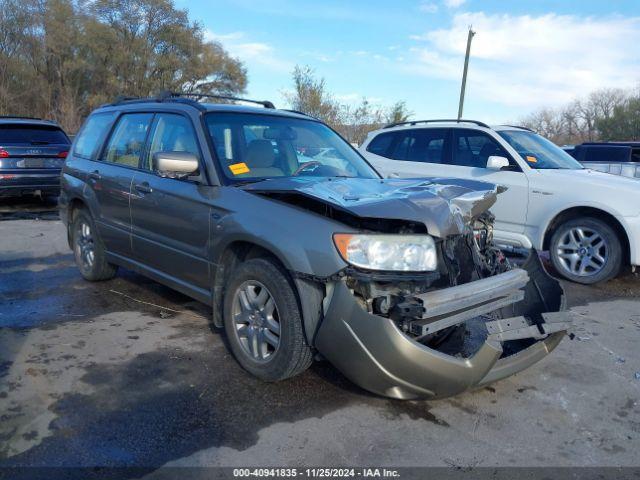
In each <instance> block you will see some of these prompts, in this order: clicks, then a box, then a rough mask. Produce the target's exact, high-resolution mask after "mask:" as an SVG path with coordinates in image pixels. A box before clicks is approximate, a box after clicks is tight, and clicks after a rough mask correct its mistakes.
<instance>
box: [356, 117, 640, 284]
mask: <svg viewBox="0 0 640 480" xmlns="http://www.w3.org/2000/svg"><path fill="white" fill-rule="evenodd" d="M360 152H361V153H362V154H363V155H364V156H365V158H366V159H367V160H369V162H370V163H371V164H372V165H373V166H374V167H375V168H376V169H378V171H379V172H380V173H382V174H383V175H384V176H387V177H396V176H397V177H458V178H465V179H472V180H480V181H486V182H491V183H495V184H501V185H504V186H506V187H508V189H507V191H506V192H504V193H503V194H501V195H499V196H498V201H497V202H496V204H495V205H494V206H493V207H492V208H491V211H492V212H493V214H494V215H495V216H496V223H495V232H494V235H495V240H496V243H498V244H503V245H511V246H515V247H522V248H532V247H533V248H536V249H538V250H549V252H550V257H551V261H552V262H553V265H554V267H555V268H556V269H557V270H558V272H559V273H560V274H562V275H563V276H564V277H565V278H567V279H569V280H572V281H575V282H579V283H585V284H592V283H596V282H601V281H604V280H608V279H611V278H613V277H615V276H616V275H617V274H618V273H619V271H620V269H621V268H622V267H623V266H625V265H632V266H634V267H635V266H637V265H640V183H639V182H638V181H637V180H633V179H630V178H624V177H618V176H614V175H609V174H606V173H601V172H596V171H593V170H589V169H586V168H584V167H583V166H582V165H581V164H580V163H578V162H577V161H576V160H575V159H574V158H573V157H571V156H570V155H568V154H567V153H566V152H564V151H563V150H562V149H560V148H559V147H557V146H556V145H554V144H553V143H551V142H550V141H549V140H547V139H545V138H543V137H541V136H539V135H537V134H536V133H534V132H533V131H531V130H528V129H525V128H521V127H512V126H499V127H490V126H488V125H486V124H484V123H482V122H476V121H470V120H462V121H456V120H426V121H412V122H404V123H400V124H393V125H389V126H388V127H385V128H382V129H380V130H376V131H373V132H371V133H369V135H368V137H367V139H366V140H365V141H364V143H363V144H362V145H361V146H360Z"/></svg>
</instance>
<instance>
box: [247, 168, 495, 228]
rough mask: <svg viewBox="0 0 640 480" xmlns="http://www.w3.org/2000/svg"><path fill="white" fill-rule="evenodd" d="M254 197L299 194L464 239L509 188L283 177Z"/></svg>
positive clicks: (264, 184)
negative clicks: (415, 224)
mask: <svg viewBox="0 0 640 480" xmlns="http://www.w3.org/2000/svg"><path fill="white" fill-rule="evenodd" d="M242 188H243V189H244V190H246V191H249V192H255V193H267V194H268V193H276V192H278V193H298V194H301V195H304V196H307V197H311V198H313V199H316V200H320V201H322V202H325V203H327V204H329V205H331V206H332V207H334V208H338V209H342V210H345V211H347V212H349V213H351V214H353V215H356V216H358V217H361V218H387V219H395V220H406V221H410V222H416V223H423V224H424V225H426V227H427V231H428V232H429V233H430V234H431V235H434V236H436V237H440V238H444V237H446V236H449V235H456V234H461V233H464V232H465V231H467V230H468V228H469V226H470V222H471V219H472V218H474V217H476V216H478V215H479V214H481V213H482V212H484V211H486V210H488V209H489V208H490V207H491V206H492V205H493V204H494V203H495V201H496V198H497V195H498V194H499V193H501V192H503V191H505V190H506V187H503V186H499V185H494V184H492V183H486V182H477V181H473V180H463V179H457V178H419V179H398V178H387V179H375V178H324V177H320V178H318V177H281V178H272V179H268V180H263V181H261V182H257V183H252V184H248V185H245V186H243V187H242Z"/></svg>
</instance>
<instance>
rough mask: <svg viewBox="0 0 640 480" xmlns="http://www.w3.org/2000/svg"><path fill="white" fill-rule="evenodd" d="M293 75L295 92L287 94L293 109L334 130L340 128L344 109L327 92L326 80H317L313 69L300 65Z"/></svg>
mask: <svg viewBox="0 0 640 480" xmlns="http://www.w3.org/2000/svg"><path fill="white" fill-rule="evenodd" d="M292 75H293V87H294V90H293V92H292V93H286V94H285V98H286V99H287V101H288V102H289V104H290V105H291V108H292V109H294V110H298V111H300V112H303V113H306V114H307V115H311V116H312V117H315V118H318V119H320V120H322V121H323V122H325V123H327V124H328V125H330V126H331V127H333V128H337V127H339V126H340V125H341V123H342V113H343V112H342V108H341V106H340V104H339V103H338V102H337V101H336V100H335V99H334V98H333V96H331V95H330V94H329V93H328V92H327V90H326V86H325V80H324V78H320V79H317V78H316V77H315V73H314V71H313V69H312V68H311V67H309V66H304V67H301V66H299V65H296V66H295V68H294V70H293V74H292Z"/></svg>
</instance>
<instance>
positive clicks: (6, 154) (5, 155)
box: [0, 148, 9, 158]
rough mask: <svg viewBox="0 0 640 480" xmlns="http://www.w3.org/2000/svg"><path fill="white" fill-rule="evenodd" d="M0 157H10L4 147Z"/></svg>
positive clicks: (1, 149) (0, 150)
mask: <svg viewBox="0 0 640 480" xmlns="http://www.w3.org/2000/svg"><path fill="white" fill-rule="evenodd" d="M0 158H9V152H7V151H6V150H5V149H4V148H0Z"/></svg>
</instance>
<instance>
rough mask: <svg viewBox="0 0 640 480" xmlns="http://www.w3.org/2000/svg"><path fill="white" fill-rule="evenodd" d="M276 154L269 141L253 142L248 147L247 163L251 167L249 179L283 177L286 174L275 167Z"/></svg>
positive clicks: (248, 174)
mask: <svg viewBox="0 0 640 480" xmlns="http://www.w3.org/2000/svg"><path fill="white" fill-rule="evenodd" d="M275 162H276V154H275V152H274V151H273V145H272V144H271V142H270V141H269V140H262V139H259V140H252V141H251V143H249V145H248V146H247V154H246V156H245V162H244V163H246V164H247V167H249V170H250V171H249V172H248V173H247V174H246V176H248V177H282V176H284V172H283V171H282V169H280V168H278V167H274V166H273V165H274V164H275Z"/></svg>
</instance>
